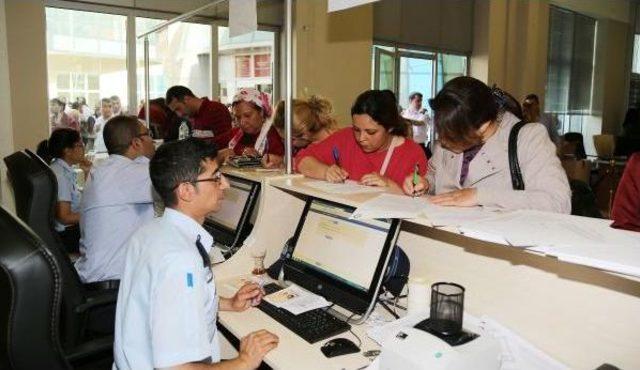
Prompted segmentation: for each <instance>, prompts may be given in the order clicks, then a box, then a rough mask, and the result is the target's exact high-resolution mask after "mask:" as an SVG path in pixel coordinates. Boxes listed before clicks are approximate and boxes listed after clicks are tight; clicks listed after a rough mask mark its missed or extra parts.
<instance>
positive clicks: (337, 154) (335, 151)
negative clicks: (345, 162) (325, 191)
mask: <svg viewBox="0 0 640 370" xmlns="http://www.w3.org/2000/svg"><path fill="white" fill-rule="evenodd" d="M331 154H333V161H334V163H335V165H336V166H338V167H340V151H339V150H338V147H337V146H335V145H334V146H333V149H332V150H331ZM341 182H344V178H343V180H342V181H341Z"/></svg>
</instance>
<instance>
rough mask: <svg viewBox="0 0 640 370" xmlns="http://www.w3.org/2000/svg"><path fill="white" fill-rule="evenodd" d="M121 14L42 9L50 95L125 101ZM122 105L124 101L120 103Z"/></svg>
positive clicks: (92, 103)
mask: <svg viewBox="0 0 640 370" xmlns="http://www.w3.org/2000/svg"><path fill="white" fill-rule="evenodd" d="M126 22H127V19H126V17H125V16H120V15H112V14H103V13H93V12H85V11H77V10H68V9H57V8H49V7H48V8H46V25H47V73H48V76H49V86H48V90H49V98H55V97H62V98H65V99H66V101H67V102H74V101H75V100H76V99H77V98H79V97H83V98H85V99H87V104H88V105H89V107H94V106H96V105H97V104H98V103H99V100H100V98H101V97H109V96H112V95H118V96H119V97H120V99H121V101H122V103H123V104H125V105H126V103H127V63H126V50H127V48H126V37H125V35H126V28H127V27H126ZM124 108H125V110H126V106H125V107H124Z"/></svg>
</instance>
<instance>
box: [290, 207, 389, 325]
mask: <svg viewBox="0 0 640 370" xmlns="http://www.w3.org/2000/svg"><path fill="white" fill-rule="evenodd" d="M353 211H354V209H353V208H352V207H349V206H345V205H341V204H337V203H332V202H328V201H325V200H320V199H315V198H310V199H309V200H308V201H307V205H306V207H305V210H304V211H303V215H302V217H301V220H300V223H299V224H298V228H297V230H296V235H295V236H294V247H293V251H291V254H290V256H289V258H288V260H287V262H286V264H285V275H287V272H289V274H288V276H285V277H286V278H287V279H288V280H291V281H292V282H294V283H296V284H298V285H300V286H302V287H304V288H305V289H308V290H310V291H312V292H314V293H317V294H320V295H322V296H324V297H325V298H327V299H328V300H330V301H332V302H334V303H336V304H338V305H340V306H343V307H346V308H350V309H352V311H354V312H358V311H362V310H363V309H365V308H366V306H367V305H368V304H369V302H370V301H371V299H373V298H374V297H375V296H376V295H377V292H378V289H379V284H380V280H381V276H382V274H383V271H384V268H385V267H386V264H387V260H388V256H389V252H390V250H391V247H393V246H394V245H395V240H396V238H397V234H398V224H399V223H398V220H387V219H375V220H351V219H349V217H350V216H351V214H352V213H353ZM354 309H355V310H354Z"/></svg>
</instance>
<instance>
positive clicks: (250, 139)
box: [231, 126, 284, 157]
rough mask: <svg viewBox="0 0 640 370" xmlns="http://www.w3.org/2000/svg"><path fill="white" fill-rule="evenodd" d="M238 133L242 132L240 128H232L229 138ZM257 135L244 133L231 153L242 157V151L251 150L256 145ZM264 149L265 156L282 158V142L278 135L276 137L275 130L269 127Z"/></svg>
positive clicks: (276, 132)
mask: <svg viewBox="0 0 640 370" xmlns="http://www.w3.org/2000/svg"><path fill="white" fill-rule="evenodd" d="M240 131H242V130H241V129H240V127H234V128H233V129H232V130H231V137H235V136H236V135H237V134H238V133H239V132H240ZM258 135H259V134H255V135H250V134H247V133H244V134H243V135H242V138H241V139H240V140H239V141H238V144H236V146H235V147H234V148H233V152H234V153H235V154H236V155H242V151H243V150H244V149H245V148H253V147H254V146H255V145H256V140H257V139H258ZM265 148H266V150H265V154H267V153H269V154H273V155H279V156H281V157H282V156H284V142H283V141H282V138H281V137H280V135H278V131H276V128H275V127H273V126H271V128H270V129H269V132H268V133H267V145H266V147H265Z"/></svg>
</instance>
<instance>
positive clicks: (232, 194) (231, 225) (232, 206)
mask: <svg viewBox="0 0 640 370" xmlns="http://www.w3.org/2000/svg"><path fill="white" fill-rule="evenodd" d="M227 180H228V181H229V185H230V186H229V188H227V189H225V191H224V199H223V200H222V204H221V206H220V210H218V211H217V212H213V213H210V214H209V215H208V216H207V221H210V222H214V223H216V224H218V225H221V226H224V227H225V228H227V229H229V230H230V231H232V232H235V231H236V228H237V227H238V223H239V222H240V218H241V217H242V212H243V211H244V208H245V205H246V204H247V200H248V199H249V195H250V194H251V184H246V183H243V182H241V181H238V180H236V179H233V178H230V177H227Z"/></svg>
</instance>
